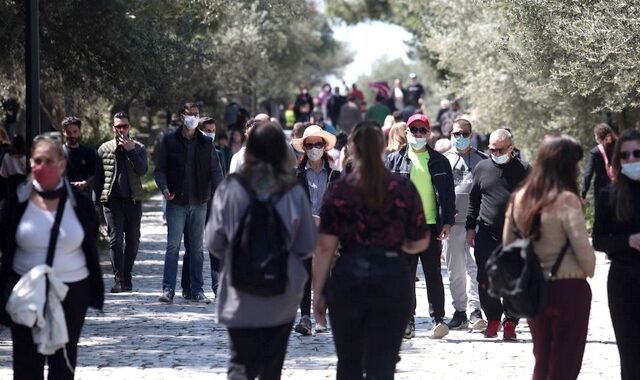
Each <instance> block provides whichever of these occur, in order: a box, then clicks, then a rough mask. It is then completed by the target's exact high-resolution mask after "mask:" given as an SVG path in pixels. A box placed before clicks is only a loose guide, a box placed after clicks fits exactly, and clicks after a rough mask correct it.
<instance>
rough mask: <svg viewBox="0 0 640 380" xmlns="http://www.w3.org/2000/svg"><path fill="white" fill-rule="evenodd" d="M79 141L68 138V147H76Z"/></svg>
mask: <svg viewBox="0 0 640 380" xmlns="http://www.w3.org/2000/svg"><path fill="white" fill-rule="evenodd" d="M78 140H79V139H78V138H75V137H69V138H67V145H71V146H73V145H76V144H78Z"/></svg>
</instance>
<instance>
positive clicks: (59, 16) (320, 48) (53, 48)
mask: <svg viewBox="0 0 640 380" xmlns="http://www.w3.org/2000/svg"><path fill="white" fill-rule="evenodd" d="M40 7H41V8H40V26H41V53H40V54H41V66H42V70H41V83H42V97H41V105H42V110H43V111H44V112H45V113H46V114H47V116H48V117H49V119H50V120H52V121H53V122H54V124H55V123H57V122H59V121H60V120H61V119H62V118H63V117H64V116H66V115H67V114H71V113H73V114H77V115H80V116H82V117H83V120H84V121H86V124H88V125H89V126H91V127H93V131H92V132H91V133H90V135H91V136H101V135H104V134H106V132H108V131H102V132H101V131H100V128H99V126H101V125H103V126H106V125H108V124H109V122H110V120H109V119H110V114H111V113H113V112H114V111H116V110H125V111H132V112H130V113H131V114H132V116H134V115H135V116H136V117H132V122H134V124H135V121H136V120H137V117H138V116H142V115H145V116H146V114H147V113H151V112H153V111H155V110H158V109H169V110H171V111H175V110H177V109H178V108H179V106H180V105H181V104H183V103H184V102H185V101H188V100H195V101H198V102H201V103H202V104H204V107H203V108H204V112H209V113H213V112H214V111H218V110H220V109H221V108H222V106H223V102H224V100H225V98H226V99H229V100H231V99H235V100H240V101H243V102H244V105H245V106H246V107H247V108H249V109H252V110H255V104H256V103H257V102H259V101H261V100H262V99H264V98H269V97H274V96H276V95H278V94H282V93H286V92H288V91H290V90H291V88H292V85H293V84H294V83H296V84H297V82H300V81H305V82H306V83H308V84H310V85H313V84H315V83H317V82H319V81H320V80H321V78H323V77H324V76H325V75H327V74H331V73H336V72H337V70H339V68H340V67H342V66H343V65H344V64H345V63H346V62H348V61H349V58H348V57H347V56H346V54H345V53H344V49H343V47H342V45H341V44H340V43H339V42H337V41H335V40H334V39H333V35H332V31H331V29H330V28H329V26H328V23H327V20H326V18H325V16H324V15H322V14H320V13H319V12H318V11H317V9H316V8H315V2H313V1H311V0H305V1H298V0H274V1H267V0H235V1H224V0H188V1H187V0H183V1H172V0H154V1H147V0H65V1H62V0H51V1H46V2H40ZM23 13H24V8H23V4H22V2H18V1H15V0H0V19H2V20H3V22H4V20H7V23H6V24H5V25H4V26H0V32H2V33H0V45H1V46H3V47H5V46H6V47H7V48H6V49H5V50H4V51H3V55H2V56H0V90H1V91H0V92H2V94H3V95H5V94H11V95H14V96H15V95H16V94H18V95H19V96H20V97H23V96H24V94H22V93H21V90H20V89H21V88H22V86H23V85H22V83H23V77H24V67H23V62H24V61H23V59H24V58H23V57H24V19H25V17H24V14H23ZM103 129H104V128H103Z"/></svg>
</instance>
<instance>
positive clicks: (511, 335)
mask: <svg viewBox="0 0 640 380" xmlns="http://www.w3.org/2000/svg"><path fill="white" fill-rule="evenodd" d="M502 340H506V341H508V342H513V341H516V340H518V337H517V336H516V323H515V322H514V321H509V320H507V321H504V323H503V324H502Z"/></svg>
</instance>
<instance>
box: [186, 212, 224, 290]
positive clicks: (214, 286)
mask: <svg viewBox="0 0 640 380" xmlns="http://www.w3.org/2000/svg"><path fill="white" fill-rule="evenodd" d="M183 234H184V236H185V237H186V236H189V224H188V223H186V224H185V225H184V232H183ZM190 259H191V244H190V243H189V239H184V256H183V257H182V276H181V277H180V286H181V287H182V289H183V290H186V291H190V289H191V278H190V277H189V268H190V266H189V265H190V263H189V261H190ZM209 263H210V266H211V290H213V293H214V294H216V295H217V294H218V282H219V277H220V267H221V264H220V260H219V259H218V258H217V257H215V256H214V255H213V254H212V253H211V252H209Z"/></svg>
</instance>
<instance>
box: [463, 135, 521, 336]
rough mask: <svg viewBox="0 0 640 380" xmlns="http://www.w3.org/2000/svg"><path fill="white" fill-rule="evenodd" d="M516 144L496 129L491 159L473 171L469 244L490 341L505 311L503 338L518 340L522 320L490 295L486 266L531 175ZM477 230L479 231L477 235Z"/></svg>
mask: <svg viewBox="0 0 640 380" xmlns="http://www.w3.org/2000/svg"><path fill="white" fill-rule="evenodd" d="M513 149H514V146H513V141H512V140H511V134H510V133H509V131H507V130H506V129H496V130H495V131H493V132H492V133H491V135H490V136H489V151H490V152H491V160H482V161H480V162H479V163H478V164H477V165H476V167H475V169H474V172H473V183H472V185H471V192H470V193H469V207H468V209H467V220H466V222H465V228H466V230H467V244H468V245H469V247H471V248H474V252H473V253H474V255H475V258H476V263H477V264H478V292H479V293H480V305H481V307H482V310H483V311H484V313H485V315H486V316H487V320H488V321H487V328H486V329H485V330H484V336H485V337H486V338H495V337H497V336H498V330H499V329H500V318H501V316H502V313H503V311H504V314H505V316H506V319H505V321H504V323H503V339H504V340H516V339H517V335H516V326H517V325H518V318H515V317H512V316H510V315H509V312H508V310H503V308H502V302H501V301H500V299H496V298H493V297H491V296H490V295H489V293H488V287H489V279H488V277H487V270H486V269H485V265H486V263H487V259H488V258H489V255H491V252H493V251H494V250H495V249H496V248H497V247H498V245H500V242H501V241H502V229H503V226H504V215H505V214H504V213H505V210H506V208H507V203H508V201H509V197H510V196H511V193H512V192H513V191H514V190H515V189H516V188H517V187H518V186H520V184H521V183H522V181H523V180H524V179H525V177H526V176H527V174H528V173H529V164H527V163H525V162H523V161H520V160H519V159H517V158H515V157H514V156H513ZM476 228H477V232H476Z"/></svg>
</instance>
